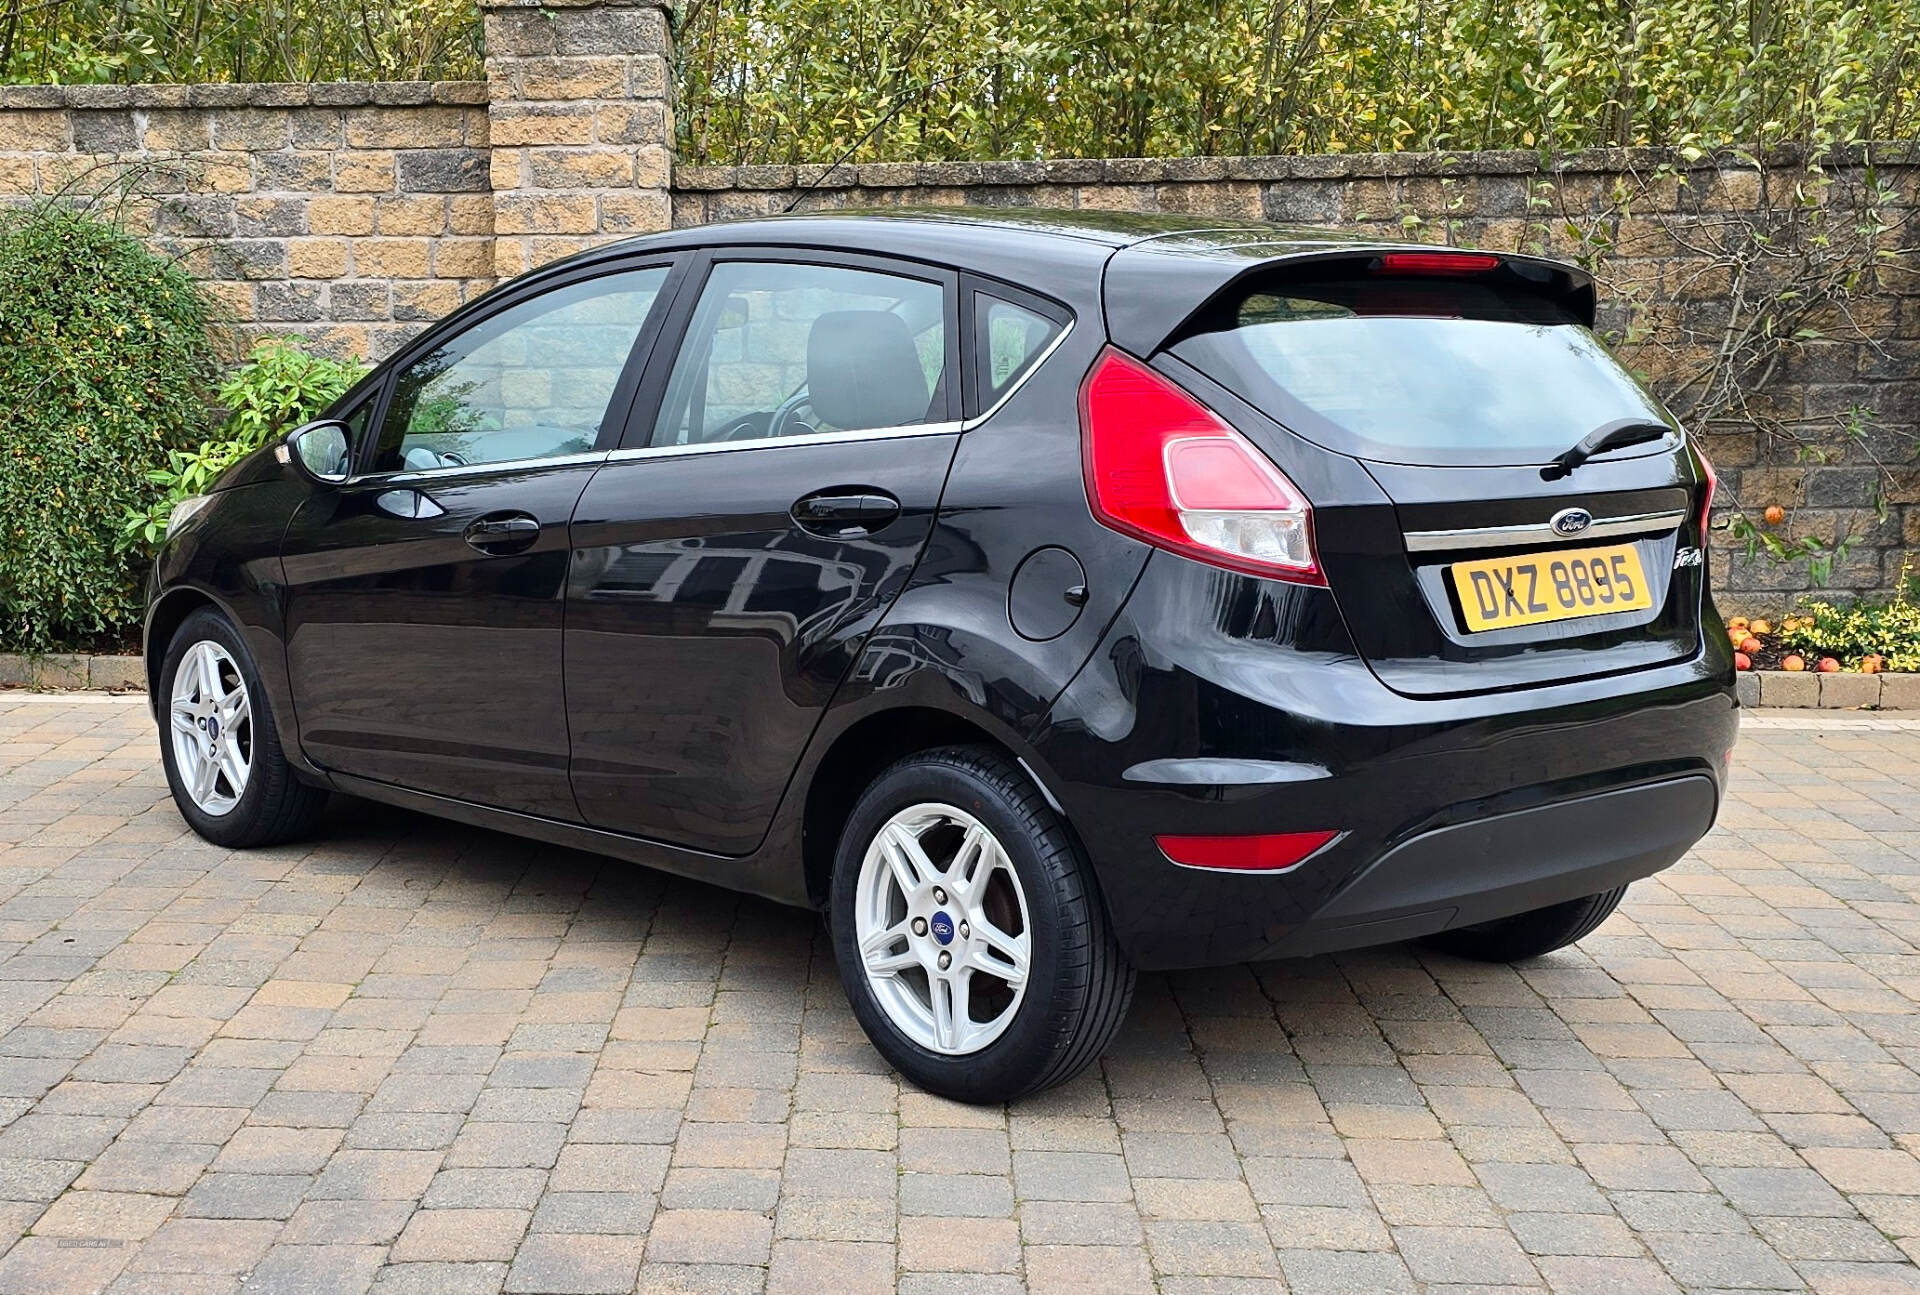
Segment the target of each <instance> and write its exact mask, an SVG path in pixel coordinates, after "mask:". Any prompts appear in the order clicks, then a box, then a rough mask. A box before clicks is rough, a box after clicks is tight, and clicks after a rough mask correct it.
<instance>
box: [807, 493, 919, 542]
mask: <svg viewBox="0 0 1920 1295" xmlns="http://www.w3.org/2000/svg"><path fill="white" fill-rule="evenodd" d="M792 515H793V523H794V525H796V526H798V527H799V528H800V529H801V530H803V531H808V532H810V533H812V534H814V535H824V536H826V537H827V538H828V539H853V538H856V537H858V536H861V535H871V534H873V533H874V532H875V531H878V530H881V529H883V528H884V527H886V526H888V525H889V524H891V523H892V522H893V520H894V519H895V518H897V517H898V516H900V501H899V500H898V499H895V498H894V497H893V496H892V495H890V494H888V493H887V492H886V491H884V490H879V489H876V488H874V487H872V486H836V487H834V488H833V489H831V490H816V491H814V492H813V493H812V494H810V495H803V496H801V497H800V498H799V499H796V500H794V503H793V508H792Z"/></svg>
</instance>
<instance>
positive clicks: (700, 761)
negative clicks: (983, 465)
mask: <svg viewBox="0 0 1920 1295" xmlns="http://www.w3.org/2000/svg"><path fill="white" fill-rule="evenodd" d="M955 297H956V293H955V285H954V282H953V279H952V276H950V275H947V274H945V273H943V272H941V271H938V270H933V269H927V268H920V267H911V266H907V265H903V264H900V263H895V262H890V261H883V260H878V259H874V258H844V259H833V260H828V259H825V258H823V257H820V256H817V255H812V256H808V257H804V258H803V257H799V256H783V255H782V254H778V253H757V254H756V253H737V252H730V253H728V255H727V256H726V257H725V258H723V259H717V260H715V261H714V263H713V264H712V266H711V269H710V271H709V273H708V275H707V278H706V282H705V284H704V286H703V288H702V289H701V291H700V293H699V295H698V298H697V300H696V301H694V302H693V303H692V304H691V305H688V306H683V308H682V310H681V312H679V313H682V314H684V315H687V316H688V317H689V319H688V322H687V324H686V325H685V328H684V338H685V340H684V342H683V343H682V344H681V346H680V347H679V350H678V353H677V355H675V356H674V357H673V358H672V361H671V364H668V363H666V362H665V361H664V359H663V361H662V362H661V363H659V364H656V365H655V366H654V371H653V372H652V373H651V374H650V376H649V378H648V381H647V386H648V387H649V388H658V389H657V390H649V391H643V394H642V397H641V401H640V404H639V405H638V406H637V407H636V413H637V414H638V415H639V416H638V418H637V419H636V427H635V428H634V430H633V431H631V432H630V433H629V437H628V441H627V443H626V447H625V448H622V449H620V450H618V451H616V452H615V453H614V454H613V455H612V456H611V458H610V460H609V462H608V464H607V466H606V467H604V468H602V469H601V470H600V471H599V473H597V474H596V475H595V477H594V479H593V481H592V483H591V484H590V485H589V486H588V487H587V491H586V494H585V496H584V497H583V498H582V499H581V501H580V505H579V508H578V510H577V511H576V513H575V519H574V531H573V543H574V546H575V550H576V551H575V557H574V570H573V575H572V578H571V580H570V589H569V593H568V612H567V631H566V676H567V715H568V723H569V725H570V727H571V729H572V734H573V787H574V792H575V794H576V795H577V797H578V798H579V803H580V808H581V812H582V814H583V815H584V816H585V819H586V821H587V822H589V823H591V824H593V825H595V826H597V827H604V828H610V829H614V830H617V831H622V832H630V833H634V834H637V835H641V836H646V837H651V838H653V839H656V840H662V841H668V842H672V843H674V844H678V845H684V846H689V847H692V848H695V849H703V850H711V851H715V852H719V853H725V854H741V853H745V852H747V851H750V850H752V849H753V848H754V847H755V846H756V845H757V844H758V843H759V841H760V840H761V838H762V837H763V836H764V835H765V834H766V830H767V827H768V825H769V824H770V823H771V821H772V818H773V813H774V810H775V808H776V806H777V805H778V804H779V801H780V796H781V794H782V792H783V791H784V789H785V787H786V784H787V780H788V778H789V776H790V775H791V774H792V772H793V769H794V766H795V764H796V763H797V762H798V760H799V758H800V754H801V752H802V750H803V749H804V748H805V746H806V742H807V739H808V737H809V736H810V735H811V734H812V732H813V729H814V726H815V724H816V723H817V722H818V720H819V718H820V715H821V713H822V712H823V711H824V710H825V708H826V705H827V702H828V701H829V700H830V699H831V698H832V696H833V691H834V689H835V687H836V686H837V685H838V683H839V681H840V679H841V678H842V676H843V675H845V673H846V671H847V669H848V667H849V666H850V664H851V663H852V661H853V660H854V658H855V657H856V655H857V654H858V651H859V647H860V644H861V642H862V640H863V639H864V638H865V636H866V634H867V633H868V632H869V631H870V630H871V629H872V628H873V626H874V624H875V623H876V622H877V621H878V620H879V619H880V617H881V616H882V614H884V612H885V611H886V608H887V606H888V604H889V603H891V602H892V600H893V599H894V598H895V597H896V596H897V595H898V594H899V592H900V590H901V589H902V588H903V587H904V586H905V584H906V582H907V579H908V577H909V576H910V575H911V573H912V571H913V567H914V564H915V562H917V561H918V559H919V555H920V550H921V548H922V547H923V546H924V545H925V543H926V540H927V535H928V533H929V531H930V530H931V527H932V523H933V516H934V511H935V509H936V507H937V506H938V504H939V500H940V490H941V487H942V485H943V483H944V482H945V480H946V473H947V468H948V465H949V464H950V463H951V462H952V459H953V451H954V448H955V444H956V440H957V437H958V434H959V429H958V424H957V423H955V422H953V421H950V420H951V419H953V418H954V417H956V415H955V414H954V412H953V410H954V408H955V405H954V400H953V394H954V392H953V389H954V387H955V385H956V384H955V383H954V382H953V381H950V380H949V375H951V374H954V373H957V372H958V345H957V330H956V329H955V327H954V303H955ZM672 331H673V326H671V325H670V326H669V332H672Z"/></svg>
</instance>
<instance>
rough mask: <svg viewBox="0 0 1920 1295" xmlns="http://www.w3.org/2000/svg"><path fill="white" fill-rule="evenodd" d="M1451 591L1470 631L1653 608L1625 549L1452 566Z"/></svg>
mask: <svg viewBox="0 0 1920 1295" xmlns="http://www.w3.org/2000/svg"><path fill="white" fill-rule="evenodd" d="M1453 590H1454V592H1455V593H1456V594H1458V595H1459V597H1460V610H1461V612H1463V613H1464V614H1465V615H1466V618H1467V628H1468V629H1469V630H1474V631H1479V630H1500V629H1512V628H1513V627H1514V626H1516V625H1538V624H1540V623H1541V622H1543V621H1565V620H1572V619H1574V618H1575V617H1576V616H1603V615H1605V614H1606V613H1608V612H1629V611H1637V610H1640V609H1642V608H1646V607H1651V606H1653V593H1652V591H1651V590H1649V589H1648V588H1647V577H1646V575H1645V573H1643V572H1642V571H1641V570H1640V551H1639V550H1638V549H1636V548H1634V546H1633V545H1631V544H1614V545H1609V546H1608V547H1606V548H1602V549H1562V550H1559V551H1557V552H1553V553H1528V554H1523V555H1521V556H1520V557H1513V558H1481V559H1480V560H1478V561H1475V562H1456V563H1454V564H1453Z"/></svg>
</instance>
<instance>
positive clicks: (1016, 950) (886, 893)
mask: <svg viewBox="0 0 1920 1295" xmlns="http://www.w3.org/2000/svg"><path fill="white" fill-rule="evenodd" d="M853 916H854V944H855V947H856V948H857V949H858V950H859V953H860V961H861V964H862V966H863V968H864V970H865V972H866V976H867V984H868V985H869V986H870V987H871V988H872V990H873V993H874V997H876V998H877V999H878V1000H879V1001H880V1006H881V1008H882V1009H883V1010H884V1011H885V1012H886V1014H887V1019H888V1020H889V1021H891V1022H893V1024H894V1026H895V1027H896V1028H897V1029H899V1031H900V1032H901V1033H902V1034H905V1035H906V1036H907V1037H908V1038H909V1039H912V1040H913V1041H914V1042H915V1043H917V1044H919V1045H920V1046H921V1047H923V1048H926V1049H928V1050H930V1051H933V1052H939V1053H944V1054H946V1055H948V1056H960V1055H964V1054H966V1053H972V1052H978V1051H980V1050H981V1049H982V1048H985V1047H986V1046H987V1045H988V1044H990V1043H992V1042H993V1041H994V1040H995V1039H997V1038H999V1037H1000V1036H1001V1035H1002V1034H1004V1033H1005V1032H1006V1030H1007V1027H1008V1026H1009V1025H1011V1024H1012V1023H1013V1018H1014V1016H1015V1014H1016V1013H1018V1012H1019V1010H1020V1001H1021V999H1022V998H1023V997H1024V996H1025V994H1026V988H1027V974H1028V968H1029V965H1030V963H1031V959H1032V954H1033V947H1032V943H1033V942H1032V929H1033V928H1032V923H1031V922H1030V921H1029V920H1028V916H1027V897H1026V892H1025V891H1023V890H1022V889H1021V887H1020V876H1019V874H1018V873H1016V872H1015V871H1014V869H1013V863H1012V861H1011V860H1009V859H1008V858H1007V852H1006V850H1005V849H1003V848H1002V847H1001V845H1000V842H999V841H998V840H997V839H995V837H994V835H993V833H992V832H990V831H988V830H987V827H986V825H985V824H983V823H981V822H980V820H979V819H977V818H975V817H974V816H973V815H971V814H969V813H967V812H966V811H965V810H961V809H955V808H954V807H953V806H951V805H941V804H936V803H933V802H927V803H923V804H919V805H912V806H909V807H908V808H906V809H903V810H901V811H900V812H899V813H897V814H895V815H894V816H893V817H892V818H890V819H888V820H887V821H886V822H885V823H884V824H883V825H882V826H881V828H880V830H879V831H878V832H876V833H874V837H873V840H872V841H870V842H869V843H868V844H867V853H866V857H865V858H863V859H862V860H861V861H860V879H859V883H858V885H857V886H856V887H855V890H854V914H853Z"/></svg>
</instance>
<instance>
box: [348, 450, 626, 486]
mask: <svg viewBox="0 0 1920 1295" xmlns="http://www.w3.org/2000/svg"><path fill="white" fill-rule="evenodd" d="M607 454H608V451H606V450H587V451H584V452H583V453H580V454H550V455H547V456H546V457H544V458H537V459H501V460H499V461H498V462H495V463H459V464H455V465H453V466H452V467H446V468H396V469H394V470H392V471H390V472H369V473H366V474H365V475H363V476H358V477H351V478H349V479H347V480H346V481H343V482H341V483H340V484H341V485H343V486H361V485H375V484H378V485H396V486H404V485H410V484H411V483H413V482H416V481H444V480H446V479H447V478H449V477H471V476H477V475H479V474H480V473H482V472H518V471H521V470H523V469H525V468H561V467H568V466H570V465H574V464H581V463H604V462H605V461H606V458H607Z"/></svg>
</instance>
